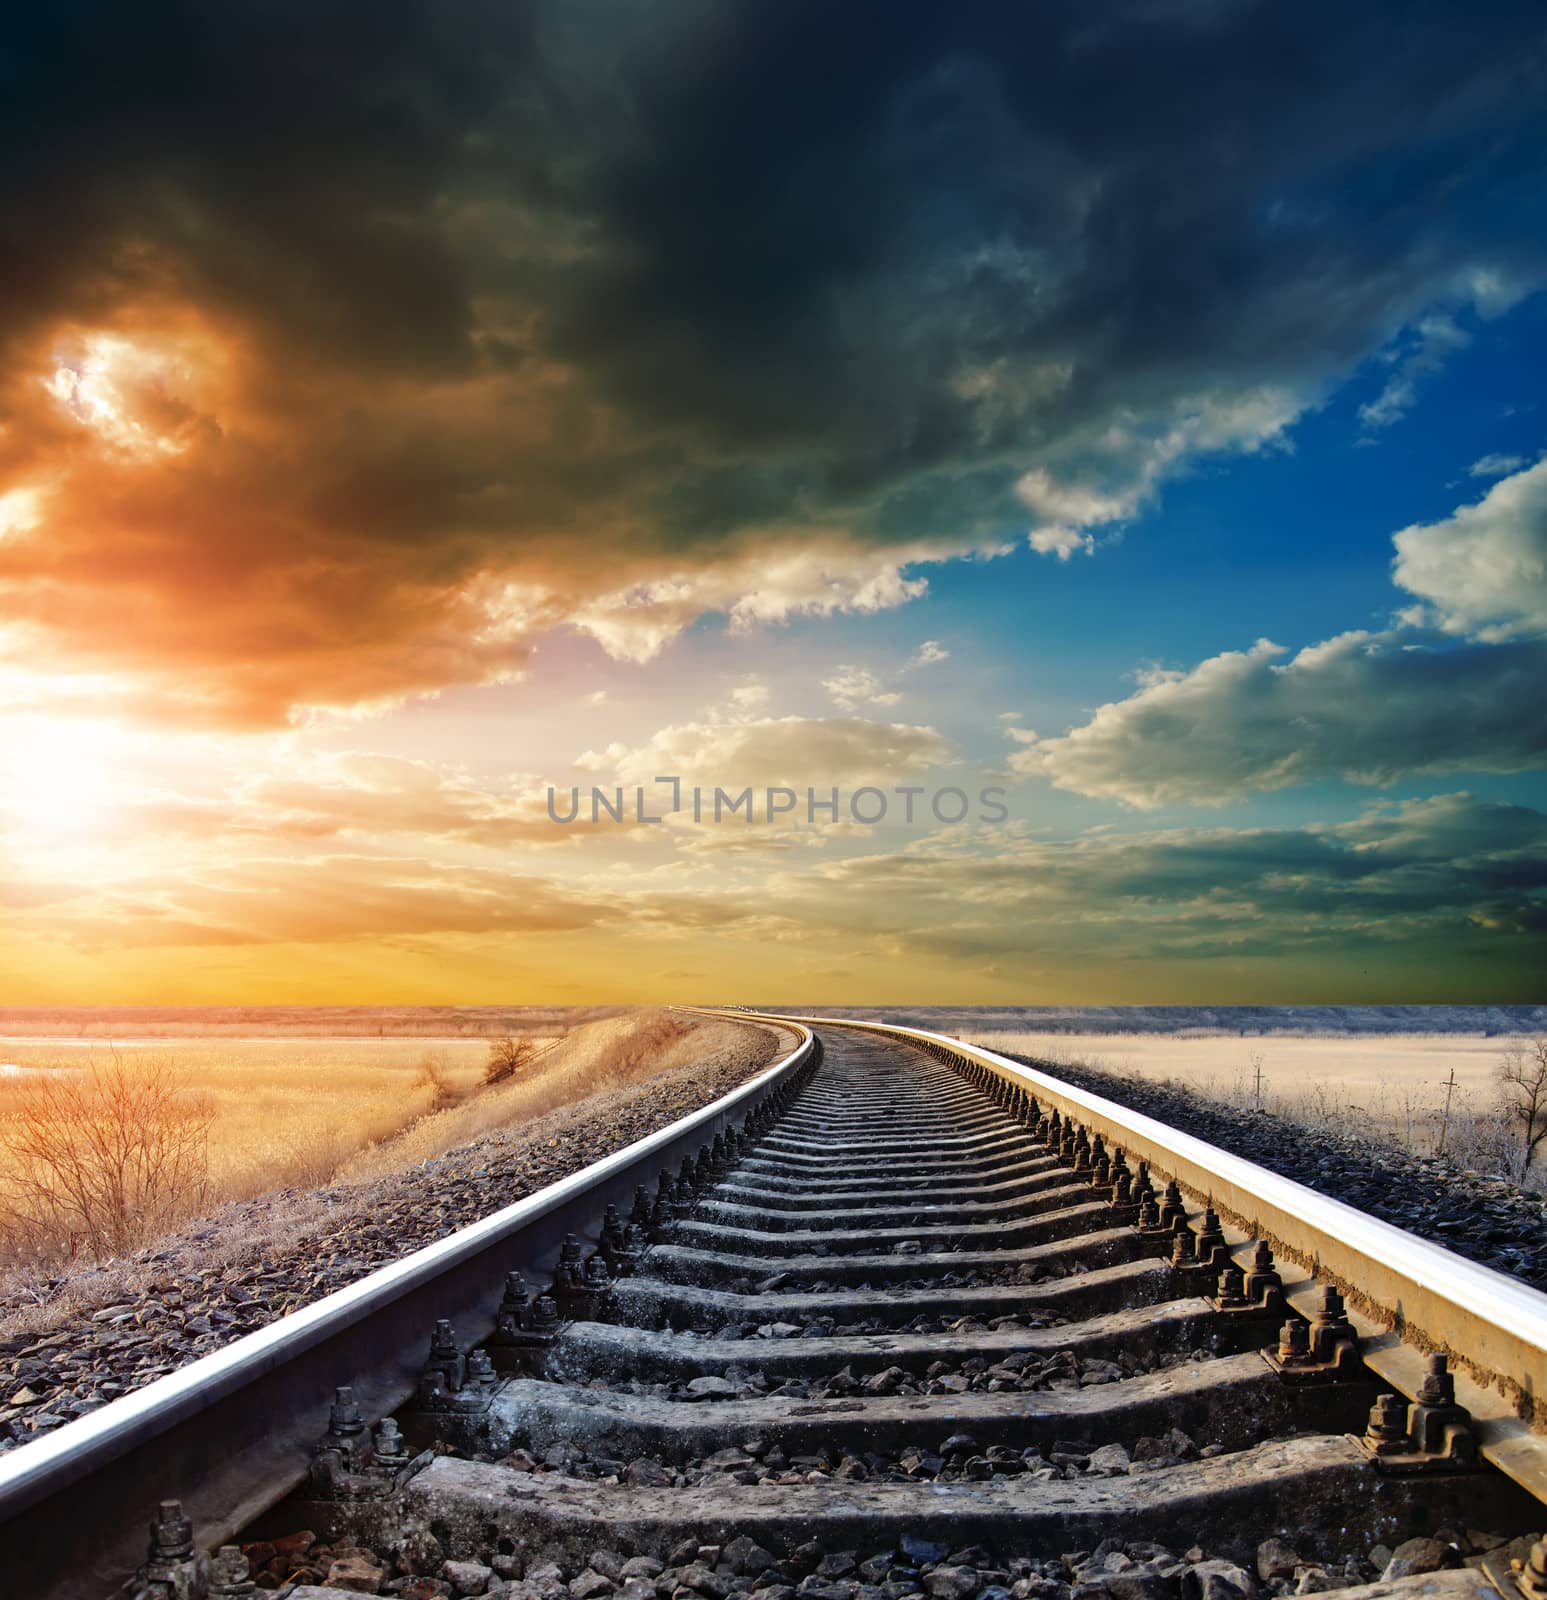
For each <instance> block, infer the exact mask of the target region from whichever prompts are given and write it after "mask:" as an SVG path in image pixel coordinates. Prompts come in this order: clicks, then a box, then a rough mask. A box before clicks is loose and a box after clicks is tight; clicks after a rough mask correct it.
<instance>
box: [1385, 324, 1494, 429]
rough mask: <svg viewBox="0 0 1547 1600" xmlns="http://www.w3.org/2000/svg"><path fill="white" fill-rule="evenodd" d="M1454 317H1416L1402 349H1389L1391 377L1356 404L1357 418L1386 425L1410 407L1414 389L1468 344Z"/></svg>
mask: <svg viewBox="0 0 1547 1600" xmlns="http://www.w3.org/2000/svg"><path fill="white" fill-rule="evenodd" d="M1471 342H1472V341H1471V337H1470V335H1469V334H1468V333H1467V332H1466V330H1465V329H1464V328H1461V327H1459V326H1458V325H1457V323H1456V321H1455V319H1454V318H1453V317H1451V316H1448V315H1447V314H1446V313H1444V312H1442V311H1437V312H1433V313H1431V314H1430V315H1429V316H1426V317H1422V318H1420V319H1419V322H1418V326H1417V327H1416V328H1415V329H1414V330H1413V334H1412V338H1411V340H1410V342H1409V343H1408V345H1407V346H1406V348H1405V349H1397V350H1393V351H1392V352H1391V356H1390V359H1391V361H1392V362H1393V369H1392V373H1391V376H1390V377H1389V378H1387V380H1386V383H1385V386H1384V387H1383V388H1382V389H1381V392H1380V393H1379V394H1378V395H1377V396H1376V397H1375V399H1373V400H1371V401H1370V402H1369V403H1368V404H1367V405H1362V406H1360V407H1359V420H1360V421H1361V422H1362V423H1363V424H1364V425H1365V427H1367V428H1389V427H1390V426H1391V425H1392V423H1394V422H1399V421H1401V419H1402V418H1403V417H1405V416H1406V415H1407V413H1408V412H1409V411H1411V410H1412V408H1413V406H1414V404H1415V403H1416V401H1417V399H1418V390H1419V388H1420V387H1421V386H1422V385H1423V383H1424V382H1425V381H1426V380H1427V379H1429V378H1431V377H1433V376H1434V374H1435V373H1437V372H1438V371H1439V370H1440V368H1441V367H1443V366H1444V365H1445V361H1446V358H1447V357H1448V356H1450V355H1452V354H1453V353H1454V352H1455V351H1457V350H1463V349H1465V348H1466V346H1467V345H1469V344H1470V343H1471Z"/></svg>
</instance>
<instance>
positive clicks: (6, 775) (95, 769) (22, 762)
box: [0, 728, 117, 834]
mask: <svg viewBox="0 0 1547 1600" xmlns="http://www.w3.org/2000/svg"><path fill="white" fill-rule="evenodd" d="M5 749H6V755H5V763H4V767H3V769H0V817H3V818H4V819H5V820H6V821H8V822H10V823H12V824H13V825H16V826H19V827H21V828H23V829H25V830H26V831H28V832H31V833H48V834H84V833H89V832H90V831H91V830H92V829H94V828H96V827H97V826H99V825H100V824H101V823H102V821H103V820H104V819H105V818H106V817H107V816H108V815H109V814H110V813H111V812H112V811H113V809H114V806H115V804H116V799H115V796H116V787H117V782H116V777H115V774H114V772H113V769H112V766H111V764H110V761H109V760H108V758H107V756H106V755H105V754H104V753H103V752H102V750H101V749H100V748H99V747H97V746H96V744H95V742H94V740H93V735H92V731H91V730H89V729H73V728H72V729H59V728H32V729H29V730H27V731H26V732H25V733H24V734H22V735H20V736H19V737H17V738H14V739H12V738H7V739H6V741H5Z"/></svg>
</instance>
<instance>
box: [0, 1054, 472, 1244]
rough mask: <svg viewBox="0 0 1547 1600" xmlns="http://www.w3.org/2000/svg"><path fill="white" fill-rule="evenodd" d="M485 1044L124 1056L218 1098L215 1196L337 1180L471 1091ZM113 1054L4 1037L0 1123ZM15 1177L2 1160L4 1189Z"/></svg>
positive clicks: (212, 1141) (13, 1235) (213, 1124)
mask: <svg viewBox="0 0 1547 1600" xmlns="http://www.w3.org/2000/svg"><path fill="white" fill-rule="evenodd" d="M486 1051H487V1045H486V1043H485V1042H484V1041H482V1040H477V1041H472V1040H469V1041H467V1042H465V1043H462V1042H457V1043H451V1044H439V1045H436V1046H434V1047H433V1048H430V1047H426V1045H424V1044H423V1043H422V1042H419V1041H416V1040H410V1039H384V1040H370V1039H360V1040H331V1041H326V1042H323V1041H309V1040H308V1041H299V1040H297V1041H290V1040H283V1041H272V1042H261V1043H260V1042H236V1041H229V1040H221V1041H215V1042H211V1041H193V1040H186V1041H178V1042H177V1043H176V1044H169V1045H157V1046H155V1047H153V1048H148V1049H147V1048H127V1049H125V1048H122V1047H120V1048H119V1050H118V1055H119V1058H120V1059H121V1060H123V1061H124V1062H125V1063H127V1066H128V1068H129V1069H130V1070H133V1069H135V1068H136V1067H138V1068H139V1069H141V1070H143V1071H156V1072H163V1073H167V1074H170V1075H173V1076H175V1078H176V1080H177V1082H178V1085H179V1086H180V1088H181V1089H182V1090H183V1091H184V1092H185V1093H187V1094H189V1095H191V1096H193V1097H196V1098H199V1099H203V1100H207V1101H208V1102H209V1103H210V1104H211V1105H212V1106H213V1110H214V1114H213V1117H212V1119H211V1121H210V1125H209V1146H208V1149H209V1166H208V1185H207V1197H208V1199H209V1200H211V1201H217V1202H218V1201H225V1200H242V1199H247V1198H249V1197H251V1196H253V1195H257V1194H263V1193H266V1192H268V1191H270V1190H272V1189H277V1188H284V1187H287V1186H291V1185H294V1186H298V1187H302V1188H316V1187H318V1186H320V1185H322V1184H325V1183H328V1182H330V1181H331V1180H332V1178H333V1176H334V1175H335V1173H337V1171H338V1170H339V1168H340V1167H341V1166H342V1165H343V1164H344V1163H345V1162H347V1161H348V1160H349V1159H350V1158H351V1157H353V1156H354V1155H356V1154H357V1153H358V1152H359V1151H361V1150H363V1149H367V1148H369V1147H371V1146H374V1145H378V1144H380V1143H381V1142H382V1141H383V1140H387V1139H390V1138H391V1137H392V1136H393V1135H395V1134H397V1133H399V1132H400V1131H401V1130H402V1129H403V1128H405V1127H407V1126H410V1125H411V1124H413V1123H414V1122H416V1121H418V1120H419V1119H420V1118H421V1117H424V1116H426V1115H430V1114H432V1113H434V1112H436V1111H439V1110H444V1109H445V1108H446V1107H447V1106H451V1105H455V1104H458V1103H460V1101H461V1100H462V1099H463V1098H464V1097H465V1096H466V1095H467V1094H470V1093H472V1092H474V1091H476V1089H477V1087H478V1084H479V1081H480V1078H481V1075H482V1071H483V1063H484V1057H485V1054H486ZM108 1058H109V1052H108V1047H106V1046H98V1047H85V1048H83V1047H65V1048H60V1047H59V1046H57V1045H39V1044H28V1045H21V1044H15V1043H10V1042H0V1066H3V1067H5V1068H13V1069H16V1070H9V1071H0V1122H11V1121H13V1120H14V1119H16V1118H17V1117H18V1116H19V1115H20V1113H21V1112H22V1108H23V1106H24V1104H25V1102H26V1101H27V1099H28V1098H29V1095H30V1092H31V1087H32V1084H33V1083H35V1082H36V1080H37V1075H39V1074H48V1075H49V1076H50V1077H54V1076H55V1075H57V1076H58V1077H59V1078H61V1079H65V1078H67V1079H70V1080H78V1079H81V1078H83V1077H85V1076H88V1075H89V1074H90V1072H91V1071H92V1069H93V1068H94V1067H96V1066H99V1065H100V1064H101V1063H102V1062H103V1061H105V1060H107V1059H108ZM3 1160H4V1157H3V1155H0V1161H3ZM14 1176H15V1175H14V1174H12V1173H9V1172H7V1171H5V1170H3V1169H0V1191H3V1190H4V1188H5V1186H6V1184H7V1180H8V1179H13V1178H14ZM172 1220H176V1219H172ZM61 1244H64V1241H59V1240H55V1241H52V1242H50V1241H46V1240H44V1241H39V1240H36V1239H33V1240H28V1239H26V1238H23V1237H20V1236H19V1234H18V1232H17V1231H11V1232H9V1233H0V1256H9V1257H11V1258H12V1259H15V1258H16V1257H17V1256H18V1255H20V1254H36V1253H37V1252H38V1251H39V1250H41V1252H42V1254H43V1255H44V1256H47V1255H49V1254H51V1253H57V1252H58V1250H59V1248H60V1246H61ZM65 1253H68V1246H67V1244H66V1245H65Z"/></svg>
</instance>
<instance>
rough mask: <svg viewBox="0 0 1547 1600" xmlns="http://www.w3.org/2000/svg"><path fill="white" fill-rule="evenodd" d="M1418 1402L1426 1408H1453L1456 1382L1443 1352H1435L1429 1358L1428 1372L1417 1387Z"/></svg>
mask: <svg viewBox="0 0 1547 1600" xmlns="http://www.w3.org/2000/svg"><path fill="white" fill-rule="evenodd" d="M1418 1402H1419V1404H1420V1405H1426V1406H1453V1405H1454V1404H1455V1403H1456V1380H1455V1377H1454V1375H1453V1374H1452V1373H1451V1371H1450V1360H1449V1358H1448V1357H1447V1356H1446V1355H1445V1354H1444V1352H1443V1351H1440V1350H1435V1351H1433V1352H1432V1353H1431V1354H1430V1356H1429V1370H1428V1372H1427V1374H1426V1375H1425V1376H1424V1380H1423V1382H1422V1383H1421V1384H1420V1385H1419V1387H1418Z"/></svg>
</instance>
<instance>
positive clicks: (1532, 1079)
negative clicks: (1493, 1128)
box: [1498, 1037, 1547, 1178]
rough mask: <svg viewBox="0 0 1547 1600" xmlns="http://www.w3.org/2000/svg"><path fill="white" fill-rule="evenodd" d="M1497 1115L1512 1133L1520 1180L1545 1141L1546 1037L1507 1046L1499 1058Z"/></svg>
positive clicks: (1546, 1106) (1546, 1126) (1546, 1132)
mask: <svg viewBox="0 0 1547 1600" xmlns="http://www.w3.org/2000/svg"><path fill="white" fill-rule="evenodd" d="M1498 1092H1499V1112H1500V1114H1501V1115H1502V1117H1503V1118H1504V1121H1505V1122H1506V1123H1507V1124H1508V1125H1509V1126H1510V1128H1512V1129H1513V1130H1514V1134H1515V1137H1516V1140H1517V1141H1518V1143H1517V1148H1516V1161H1517V1165H1518V1167H1519V1170H1520V1176H1521V1177H1522V1178H1523V1177H1524V1176H1525V1174H1526V1173H1528V1172H1529V1171H1530V1170H1531V1163H1532V1162H1533V1161H1534V1160H1535V1159H1536V1155H1537V1152H1538V1151H1539V1150H1540V1149H1541V1146H1542V1144H1543V1142H1544V1141H1547V1037H1543V1038H1536V1039H1527V1040H1524V1041H1523V1042H1522V1043H1520V1044H1517V1045H1513V1046H1511V1047H1510V1048H1509V1049H1508V1050H1506V1051H1505V1052H1504V1054H1503V1055H1502V1056H1501V1057H1500V1058H1499V1066H1498Z"/></svg>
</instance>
